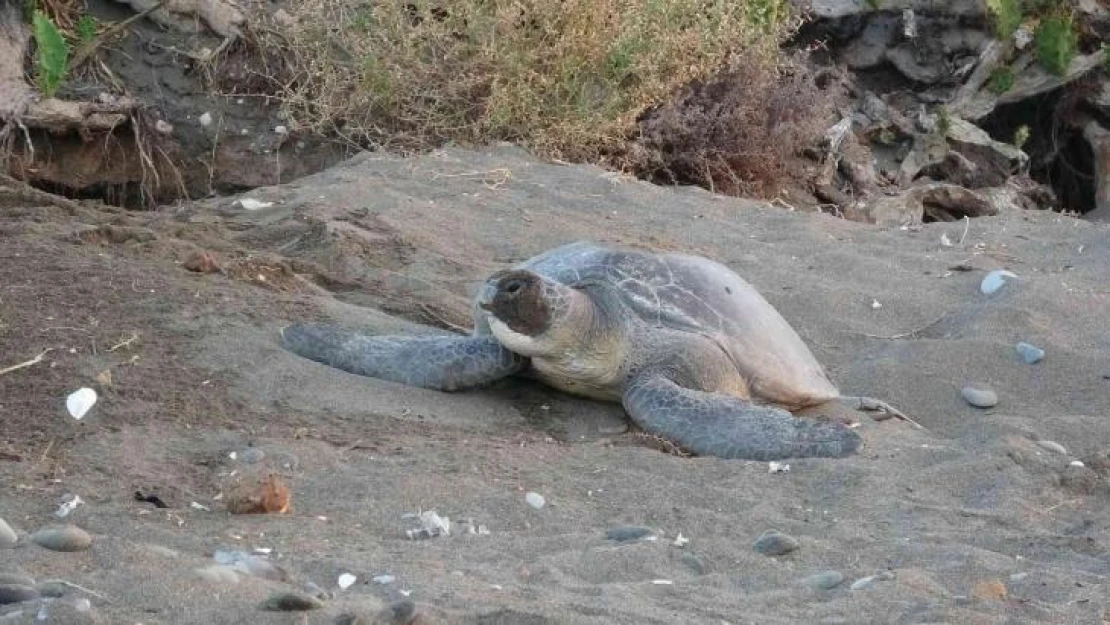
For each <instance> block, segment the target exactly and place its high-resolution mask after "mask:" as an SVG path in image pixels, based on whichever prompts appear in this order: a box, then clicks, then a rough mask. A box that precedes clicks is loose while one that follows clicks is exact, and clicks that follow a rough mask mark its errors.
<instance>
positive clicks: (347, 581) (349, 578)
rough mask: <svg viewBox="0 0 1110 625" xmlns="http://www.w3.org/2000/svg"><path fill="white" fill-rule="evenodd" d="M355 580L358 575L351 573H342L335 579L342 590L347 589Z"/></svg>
mask: <svg viewBox="0 0 1110 625" xmlns="http://www.w3.org/2000/svg"><path fill="white" fill-rule="evenodd" d="M356 581H358V577H356V576H354V575H351V574H350V573H343V574H342V575H340V576H339V580H338V581H336V583H337V584H339V587H340V588H342V589H343V590H347V589H348V588H350V587H351V585H352V584H354V583H355V582H356Z"/></svg>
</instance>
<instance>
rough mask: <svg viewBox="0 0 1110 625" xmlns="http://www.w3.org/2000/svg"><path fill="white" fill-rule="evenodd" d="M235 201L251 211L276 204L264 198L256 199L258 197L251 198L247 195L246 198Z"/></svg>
mask: <svg viewBox="0 0 1110 625" xmlns="http://www.w3.org/2000/svg"><path fill="white" fill-rule="evenodd" d="M234 203H235V204H238V205H239V206H242V207H243V209H244V210H249V211H256V210H258V209H260V208H270V207H271V206H273V205H274V203H273V202H263V201H262V200H256V199H253V198H249V197H245V198H241V199H238V200H235V202H234Z"/></svg>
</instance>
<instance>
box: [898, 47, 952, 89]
mask: <svg viewBox="0 0 1110 625" xmlns="http://www.w3.org/2000/svg"><path fill="white" fill-rule="evenodd" d="M886 60H888V61H890V64H891V65H893V66H894V67H895V69H897V70H898V71H899V72H900V73H901V74H902V75H903V76H905V77H906V78H909V79H911V80H916V81H917V82H922V83H925V84H929V85H931V84H933V83H935V82H937V81H939V80H940V79H941V78H946V77H948V75H949V74H950V73H951V72H950V71H949V70H948V69H946V68H944V67H940V66H938V65H932V64H928V65H926V64H924V63H921V62H920V61H919V60H918V58H917V51H916V48H915V46H914V45H913V44H912V43H904V44H902V45H900V46H898V47H896V48H888V49H887V51H886Z"/></svg>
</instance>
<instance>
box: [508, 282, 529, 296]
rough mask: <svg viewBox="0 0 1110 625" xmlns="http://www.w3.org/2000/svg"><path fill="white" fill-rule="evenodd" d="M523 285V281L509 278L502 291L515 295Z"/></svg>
mask: <svg viewBox="0 0 1110 625" xmlns="http://www.w3.org/2000/svg"><path fill="white" fill-rule="evenodd" d="M523 287H524V282H523V281H521V280H510V281H509V282H507V283H506V284H505V286H504V287H503V289H504V291H505V292H506V293H508V294H509V295H516V294H517V292H519V291H520V289H521V288H523Z"/></svg>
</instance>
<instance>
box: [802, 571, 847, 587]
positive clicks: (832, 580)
mask: <svg viewBox="0 0 1110 625" xmlns="http://www.w3.org/2000/svg"><path fill="white" fill-rule="evenodd" d="M843 581H844V574H843V573H841V572H840V571H821V572H820V573H814V574H813V575H809V576H806V577H803V578H802V579H800V580H798V583H799V584H801V585H803V586H805V587H807V588H812V589H814V590H829V589H830V588H836V587H837V586H839V585H840V584H841V582H843Z"/></svg>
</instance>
